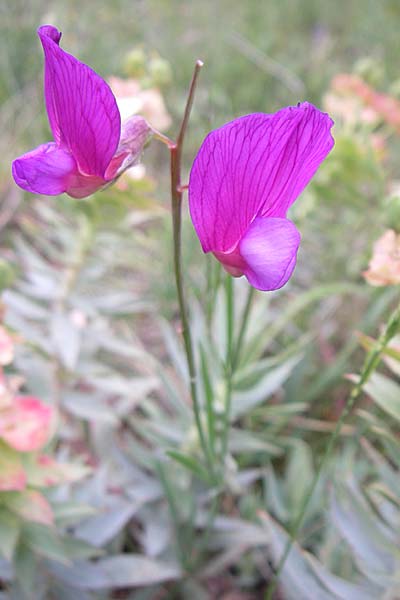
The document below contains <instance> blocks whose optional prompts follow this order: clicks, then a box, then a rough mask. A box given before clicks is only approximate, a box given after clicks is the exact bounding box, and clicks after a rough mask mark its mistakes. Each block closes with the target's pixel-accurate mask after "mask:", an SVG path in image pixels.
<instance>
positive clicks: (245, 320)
mask: <svg viewBox="0 0 400 600" xmlns="http://www.w3.org/2000/svg"><path fill="white" fill-rule="evenodd" d="M255 292H256V290H255V288H253V287H252V286H249V291H248V293H247V300H246V304H245V307H244V309H243V315H242V323H241V325H240V330H239V335H238V339H237V341H236V346H235V352H234V354H233V359H232V370H233V371H234V370H235V369H236V367H237V366H238V364H239V359H240V353H241V348H242V344H243V340H244V337H245V335H246V331H247V325H248V322H249V316H250V311H251V307H252V304H253V298H254V295H255Z"/></svg>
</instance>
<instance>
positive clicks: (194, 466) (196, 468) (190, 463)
mask: <svg viewBox="0 0 400 600" xmlns="http://www.w3.org/2000/svg"><path fill="white" fill-rule="evenodd" d="M167 454H168V456H170V457H171V458H173V459H174V460H176V462H178V463H179V464H181V465H182V466H183V467H185V468H186V469H188V470H189V471H191V472H192V473H194V474H195V475H197V476H198V477H199V478H200V479H202V480H203V481H205V482H209V480H210V478H209V476H208V473H207V471H206V470H205V468H204V467H203V466H202V465H201V464H200V463H198V462H197V460H196V459H194V458H193V457H192V456H188V455H187V454H182V453H181V452H178V451H177V450H169V451H168V452H167Z"/></svg>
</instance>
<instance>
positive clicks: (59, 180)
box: [12, 25, 151, 198]
mask: <svg viewBox="0 0 400 600" xmlns="http://www.w3.org/2000/svg"><path fill="white" fill-rule="evenodd" d="M38 35H39V37H40V41H41V42H42V46H43V50H44V57H45V75H44V93H45V100H46V108H47V114H48V118H49V123H50V128H51V131H52V133H53V137H54V140H55V141H54V142H48V143H47V144H42V145H41V146H38V148H35V150H31V152H28V153H27V154H24V155H23V156H20V157H19V158H17V159H16V160H15V161H14V162H13V165H12V173H13V176H14V179H15V181H16V183H17V184H18V185H19V186H20V187H21V188H23V189H25V190H27V191H28V192H33V193H36V194H47V195H49V196H55V195H57V194H61V193H63V192H66V193H67V194H69V195H70V196H72V197H74V198H84V197H85V196H89V195H90V194H92V193H93V192H95V191H96V190H98V189H100V188H102V187H103V186H105V185H106V184H108V183H110V182H112V181H113V180H114V179H115V178H116V177H118V175H120V174H121V172H122V171H124V170H126V169H127V168H128V167H130V166H132V165H133V164H134V163H135V162H136V161H137V159H138V157H139V156H140V153H141V151H142V148H143V146H144V143H145V142H146V140H147V139H148V137H149V134H150V131H151V130H150V127H149V125H148V124H147V123H146V121H145V120H144V119H143V118H142V117H137V116H135V117H131V118H130V119H129V120H128V121H126V123H125V124H123V125H122V130H121V117H120V114H119V111H118V108H117V103H116V100H115V98H114V96H113V93H112V91H111V89H110V87H109V86H108V84H107V83H106V82H105V81H104V80H103V79H102V78H101V77H100V76H99V75H97V74H96V73H95V72H94V71H92V69H90V68H89V67H88V66H86V65H85V64H83V63H81V62H79V60H77V59H76V58H74V57H73V56H71V54H68V53H67V52H64V50H62V49H61V48H60V47H59V42H60V38H61V33H60V32H59V31H58V30H57V29H56V28H55V27H52V26H51V25H43V26H42V27H40V28H39V29H38Z"/></svg>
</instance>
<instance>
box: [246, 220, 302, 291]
mask: <svg viewBox="0 0 400 600" xmlns="http://www.w3.org/2000/svg"><path fill="white" fill-rule="evenodd" d="M300 239H301V238H300V234H299V232H298V231H297V229H296V227H295V225H294V224H293V223H292V222H291V221H289V220H288V219H281V218H278V217H257V218H256V219H255V220H254V221H253V223H252V224H251V225H250V227H249V229H248V230H247V233H246V235H245V236H244V237H243V239H242V240H241V242H240V245H239V250H240V254H241V256H242V259H243V260H244V262H245V263H246V267H245V268H244V274H245V275H246V277H247V279H248V280H249V282H250V283H251V285H252V286H254V287H255V288H257V289H258V290H263V291H270V290H277V289H279V288H281V287H282V286H284V285H285V283H286V282H287V281H288V279H289V277H290V276H291V274H292V273H293V271H294V268H295V266H296V256H297V250H298V247H299V244H300Z"/></svg>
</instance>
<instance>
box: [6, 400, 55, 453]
mask: <svg viewBox="0 0 400 600" xmlns="http://www.w3.org/2000/svg"><path fill="white" fill-rule="evenodd" d="M52 419H53V410H52V408H51V407H50V406H46V405H45V404H44V403H43V402H41V401H40V400H39V399H38V398H35V397H33V396H16V397H15V398H14V399H13V401H12V403H11V404H10V405H9V406H7V407H6V408H3V409H2V410H0V439H2V440H3V441H4V442H6V444H8V445H9V446H11V448H14V449H15V450H18V451H19V452H33V451H35V450H39V449H40V448H42V447H43V446H44V445H45V444H46V443H47V441H48V439H49V437H50V434H51V429H52Z"/></svg>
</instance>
